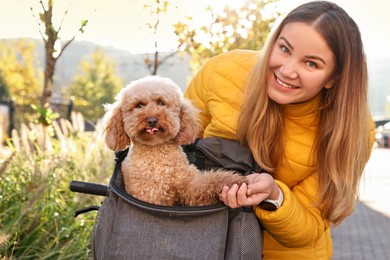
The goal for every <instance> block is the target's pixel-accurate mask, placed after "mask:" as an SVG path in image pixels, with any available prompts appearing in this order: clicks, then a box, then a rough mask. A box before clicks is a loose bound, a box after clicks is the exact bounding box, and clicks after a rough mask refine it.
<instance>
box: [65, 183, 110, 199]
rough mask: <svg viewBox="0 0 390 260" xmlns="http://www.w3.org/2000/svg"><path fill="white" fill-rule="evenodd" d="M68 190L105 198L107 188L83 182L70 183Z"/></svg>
mask: <svg viewBox="0 0 390 260" xmlns="http://www.w3.org/2000/svg"><path fill="white" fill-rule="evenodd" d="M69 188H70V190H71V191H73V192H80V193H86V194H92V195H98V196H105V197H107V194H108V186H107V185H104V184H98V183H92V182H84V181H71V182H70V185H69Z"/></svg>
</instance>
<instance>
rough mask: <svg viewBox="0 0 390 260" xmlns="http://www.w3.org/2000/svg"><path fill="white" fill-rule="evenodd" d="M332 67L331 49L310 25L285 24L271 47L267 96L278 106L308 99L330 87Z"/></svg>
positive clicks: (332, 56) (333, 62)
mask: <svg viewBox="0 0 390 260" xmlns="http://www.w3.org/2000/svg"><path fill="white" fill-rule="evenodd" d="M334 68H335V57H334V55H333V53H332V51H331V50H330V48H329V47H328V45H327V43H326V42H325V40H324V39H323V37H322V36H321V35H320V34H319V33H318V32H317V31H316V30H315V29H314V27H313V26H312V25H308V24H306V23H303V22H292V23H288V24H286V25H285V26H284V28H283V29H282V31H281V33H280V35H279V37H278V38H277V40H276V42H275V43H274V46H273V47H272V51H271V56H270V60H269V74H268V79H267V92H268V96H269V97H270V99H272V100H273V101H275V102H276V103H278V104H281V105H285V104H294V103H300V102H305V101H308V100H310V99H312V98H314V97H315V96H317V94H318V93H319V92H320V91H321V90H322V89H323V88H328V89H329V88H331V87H332V85H333V81H332V73H333V71H334Z"/></svg>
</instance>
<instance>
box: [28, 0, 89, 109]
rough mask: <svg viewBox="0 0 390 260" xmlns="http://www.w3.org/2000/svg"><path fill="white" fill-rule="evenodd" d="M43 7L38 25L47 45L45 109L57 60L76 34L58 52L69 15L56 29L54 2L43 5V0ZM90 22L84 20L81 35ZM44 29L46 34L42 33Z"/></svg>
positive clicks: (42, 99)
mask: <svg viewBox="0 0 390 260" xmlns="http://www.w3.org/2000/svg"><path fill="white" fill-rule="evenodd" d="M39 3H40V6H41V9H42V10H41V12H40V13H39V19H37V20H38V25H39V32H40V34H41V36H42V39H43V41H44V43H45V73H44V84H43V92H42V96H41V107H44V106H45V104H46V103H49V102H50V98H51V94H52V89H53V76H54V71H55V66H56V63H57V60H58V59H59V58H60V57H61V55H62V53H63V52H64V51H65V49H66V48H67V47H68V46H69V44H71V43H72V41H74V40H75V38H76V34H75V35H74V36H73V37H72V38H71V39H70V40H68V41H66V42H65V44H64V45H63V47H62V49H60V50H58V49H56V48H55V45H56V44H58V43H60V42H59V41H60V37H59V33H60V31H61V29H62V23H63V21H64V19H65V17H66V15H67V14H68V10H66V11H65V13H64V16H63V17H62V20H61V23H60V25H59V26H58V28H57V29H56V28H55V26H54V24H53V8H54V1H53V0H47V4H46V6H45V4H44V3H43V0H41V1H39ZM30 9H31V12H32V13H33V16H34V17H36V16H35V14H34V10H33V8H32V7H31V8H30ZM87 22H88V20H82V21H81V25H80V27H79V29H78V31H80V32H81V33H83V32H84V28H85V26H86V25H87ZM43 29H44V32H43V31H42V30H43Z"/></svg>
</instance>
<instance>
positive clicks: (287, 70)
mask: <svg viewBox="0 0 390 260" xmlns="http://www.w3.org/2000/svg"><path fill="white" fill-rule="evenodd" d="M280 73H282V75H283V76H284V77H286V78H296V77H298V64H297V63H296V62H295V61H294V60H292V59H291V60H289V61H286V62H285V63H283V64H282V66H281V67H280Z"/></svg>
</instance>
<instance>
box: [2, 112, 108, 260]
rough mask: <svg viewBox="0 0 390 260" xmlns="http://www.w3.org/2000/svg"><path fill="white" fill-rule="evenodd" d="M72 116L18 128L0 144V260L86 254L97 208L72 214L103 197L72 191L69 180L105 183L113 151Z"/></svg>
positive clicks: (88, 249) (97, 202)
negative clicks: (45, 125) (9, 139)
mask: <svg viewBox="0 0 390 260" xmlns="http://www.w3.org/2000/svg"><path fill="white" fill-rule="evenodd" d="M75 118H76V119H75V120H72V122H65V121H59V122H58V124H57V123H55V124H54V125H53V128H52V129H51V130H50V129H43V128H40V126H38V125H32V124H30V125H29V126H23V127H22V128H21V131H20V132H19V133H17V132H14V133H13V140H12V143H11V142H9V143H8V146H7V147H2V148H0V149H1V152H0V163H1V166H0V259H2V260H4V259H89V258H91V251H90V238H91V232H92V228H93V223H94V218H95V216H96V211H95V212H90V213H86V214H83V215H80V216H78V217H77V218H75V217H74V213H75V211H76V210H77V209H80V208H83V207H87V206H91V205H99V204H100V203H101V202H102V200H103V198H102V197H94V196H90V195H84V194H75V193H73V192H71V191H70V190H69V183H70V181H72V180H84V181H91V182H98V183H108V179H109V177H110V175H111V172H112V169H113V152H111V151H109V150H108V149H107V148H106V147H105V145H104V143H103V142H102V140H101V139H100V138H99V136H98V135H97V133H96V132H93V133H91V132H84V131H83V129H82V128H81V127H78V126H77V120H78V121H79V122H78V124H79V125H81V124H82V122H80V120H81V119H80V117H79V116H78V117H77V116H76V117H75ZM50 133H52V134H50ZM53 136H54V137H53Z"/></svg>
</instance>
